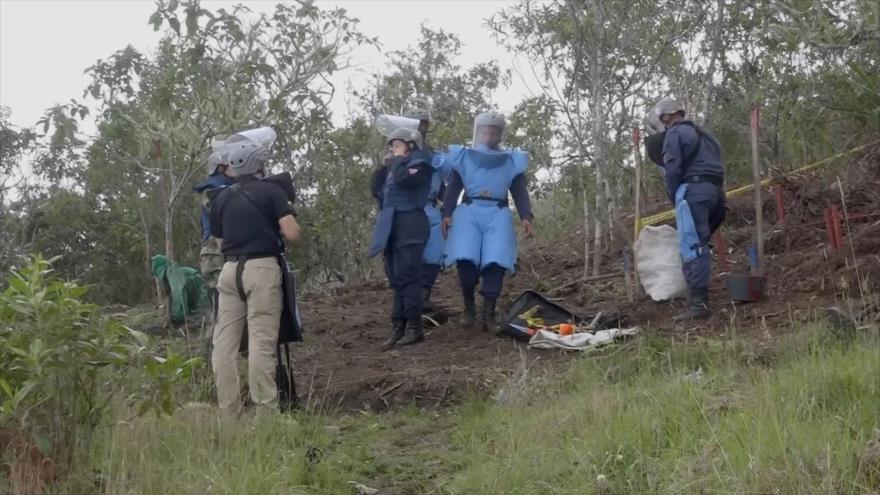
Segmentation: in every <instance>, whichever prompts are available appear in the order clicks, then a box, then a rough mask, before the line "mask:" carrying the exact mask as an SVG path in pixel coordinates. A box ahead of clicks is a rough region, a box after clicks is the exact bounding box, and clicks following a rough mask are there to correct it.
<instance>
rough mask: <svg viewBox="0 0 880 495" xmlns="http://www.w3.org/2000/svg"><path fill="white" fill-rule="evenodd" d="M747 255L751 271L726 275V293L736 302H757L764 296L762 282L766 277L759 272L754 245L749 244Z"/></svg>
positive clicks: (756, 251)
mask: <svg viewBox="0 0 880 495" xmlns="http://www.w3.org/2000/svg"><path fill="white" fill-rule="evenodd" d="M746 252H747V256H748V259H749V266H750V267H751V273H750V274H747V273H731V274H729V275H728V276H727V293H728V294H729V295H730V298H731V299H733V300H734V301H737V302H758V301H760V300H761V298H762V297H764V283H765V281H766V279H765V278H764V276H763V275H756V273H759V272H758V270H759V265H758V250H757V249H756V248H755V246H749V248H748V250H747V251H746Z"/></svg>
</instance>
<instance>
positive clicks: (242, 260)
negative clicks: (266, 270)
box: [225, 254, 281, 302]
mask: <svg viewBox="0 0 880 495" xmlns="http://www.w3.org/2000/svg"><path fill="white" fill-rule="evenodd" d="M279 256H281V255H280V254H242V255H238V256H226V257H225V259H226V262H227V263H238V265H237V266H236V267H235V288H236V290H238V297H239V298H240V299H241V300H242V301H244V302H247V293H245V291H244V278H243V277H244V266H245V264H247V262H248V261H249V260H259V259H264V258H276V259H277V258H278V257H279Z"/></svg>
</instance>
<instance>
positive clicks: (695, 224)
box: [647, 99, 726, 321]
mask: <svg viewBox="0 0 880 495" xmlns="http://www.w3.org/2000/svg"><path fill="white" fill-rule="evenodd" d="M647 121H648V125H649V127H650V128H652V129H649V130H655V131H661V125H660V124H662V128H665V134H664V135H662V143H663V144H662V160H660V161H662V163H660V162H658V165H660V166H661V167H663V169H664V172H665V176H666V193H667V195H668V196H669V199H670V201H672V202H673V204H674V205H675V218H676V224H677V228H678V238H679V247H680V249H681V256H682V262H683V271H684V278H685V281H686V282H687V285H688V309H687V311H686V312H685V313H683V314H681V315H678V316H676V317H675V318H674V321H686V320H694V319H701V318H706V317H708V316H709V314H710V312H709V281H710V278H711V273H712V266H711V263H712V258H711V252H710V249H709V240H710V239H711V237H712V234H713V233H714V232H715V230H717V229H718V227H719V226H721V223H722V222H723V221H724V215H725V212H726V207H725V195H724V163H723V162H722V159H721V144H720V143H719V142H718V140H717V139H715V137H714V136H712V135H711V134H709V133H708V132H706V131H705V130H703V129H701V128H699V127H697V126H696V125H694V123H693V122H692V121H690V120H687V119H686V118H685V110H684V107H683V106H682V105H681V104H680V103H678V102H676V101H674V100H671V99H665V100H661V101H660V102H658V103H657V105H656V106H655V107H654V110H653V115H651V116H649V118H648V119H647ZM661 134H662V132H661V133H658V134H657V135H656V136H654V138H655V140H659V139H660V137H661ZM649 139H651V138H649ZM658 144H659V143H658ZM649 146H650V145H649ZM649 155H651V153H650V151H649ZM652 159H654V160H655V161H657V160H656V159H655V158H654V157H653V156H652Z"/></svg>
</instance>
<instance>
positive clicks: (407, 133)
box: [388, 127, 422, 149]
mask: <svg viewBox="0 0 880 495" xmlns="http://www.w3.org/2000/svg"><path fill="white" fill-rule="evenodd" d="M398 140H399V141H403V142H405V143H410V144H412V145H413V146H415V147H416V148H419V149H421V148H422V135H421V134H419V131H417V130H415V129H409V128H406V127H400V128H398V129H394V130H393V131H391V133H389V134H388V144H391V142H392V141H398Z"/></svg>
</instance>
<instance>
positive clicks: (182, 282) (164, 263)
mask: <svg viewBox="0 0 880 495" xmlns="http://www.w3.org/2000/svg"><path fill="white" fill-rule="evenodd" d="M151 265H152V266H151V269H152V271H153V276H155V277H156V278H158V279H159V280H162V281H163V282H165V288H166V289H167V290H168V296H169V299H170V300H171V301H170V304H171V321H174V322H177V323H183V322H184V321H185V320H186V316H187V315H189V314H191V313H192V312H194V311H196V310H197V309H199V308H201V307H204V306H206V305H207V303H208V297H207V293H206V292H205V283H204V281H203V280H202V275H201V274H200V273H199V271H198V270H196V269H195V268H192V267H189V266H180V265H178V264H177V263H175V262H173V261H170V260H169V259H168V258H167V257H166V256H164V255H161V254H157V255H156V256H153V259H152V263H151Z"/></svg>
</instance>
